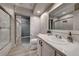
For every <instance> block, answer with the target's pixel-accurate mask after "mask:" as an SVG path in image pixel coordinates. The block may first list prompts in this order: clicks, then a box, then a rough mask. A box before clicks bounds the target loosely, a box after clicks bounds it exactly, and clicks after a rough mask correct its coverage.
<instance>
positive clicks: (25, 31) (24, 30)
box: [21, 16, 30, 43]
mask: <svg viewBox="0 0 79 59" xmlns="http://www.w3.org/2000/svg"><path fill="white" fill-rule="evenodd" d="M21 37H22V42H23V43H30V17H27V16H22V20H21Z"/></svg>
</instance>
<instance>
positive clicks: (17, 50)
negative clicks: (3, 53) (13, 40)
mask: <svg viewBox="0 0 79 59" xmlns="http://www.w3.org/2000/svg"><path fill="white" fill-rule="evenodd" d="M8 56H37V49H30V45H25V44H22V45H18V46H16V47H14V48H12V49H11V50H10V52H9V53H8Z"/></svg>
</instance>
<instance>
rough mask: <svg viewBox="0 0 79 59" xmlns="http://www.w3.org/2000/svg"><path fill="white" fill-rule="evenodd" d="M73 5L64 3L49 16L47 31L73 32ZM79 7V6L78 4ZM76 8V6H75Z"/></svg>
mask: <svg viewBox="0 0 79 59" xmlns="http://www.w3.org/2000/svg"><path fill="white" fill-rule="evenodd" d="M75 5H76V4H75V3H64V4H63V5H61V6H60V7H58V8H56V9H55V10H54V11H52V12H50V14H49V29H50V30H52V29H54V30H73V29H74V20H75V18H74V13H75V10H77V8H76V9H75ZM78 5H79V4H78ZM77 7H78V6H77Z"/></svg>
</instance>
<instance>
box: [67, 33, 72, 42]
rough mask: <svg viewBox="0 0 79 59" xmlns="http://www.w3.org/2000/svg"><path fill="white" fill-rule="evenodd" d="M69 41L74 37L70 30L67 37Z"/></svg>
mask: <svg viewBox="0 0 79 59" xmlns="http://www.w3.org/2000/svg"><path fill="white" fill-rule="evenodd" d="M67 39H68V41H69V42H73V38H72V33H71V32H69V34H68V37H67Z"/></svg>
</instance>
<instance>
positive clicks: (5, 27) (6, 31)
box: [0, 9, 10, 49]
mask: <svg viewBox="0 0 79 59" xmlns="http://www.w3.org/2000/svg"><path fill="white" fill-rule="evenodd" d="M9 41H10V16H9V15H8V14H7V13H6V12H4V10H2V9H0V49H2V48H4V47H5V46H6V45H7V44H8V43H9Z"/></svg>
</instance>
